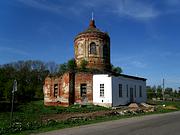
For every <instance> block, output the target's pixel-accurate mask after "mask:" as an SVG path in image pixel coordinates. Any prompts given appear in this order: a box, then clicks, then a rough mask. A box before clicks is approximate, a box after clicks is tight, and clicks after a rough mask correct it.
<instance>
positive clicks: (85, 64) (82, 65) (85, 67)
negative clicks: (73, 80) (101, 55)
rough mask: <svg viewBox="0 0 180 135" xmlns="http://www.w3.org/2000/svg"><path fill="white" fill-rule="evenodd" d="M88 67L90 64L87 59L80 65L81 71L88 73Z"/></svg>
mask: <svg viewBox="0 0 180 135" xmlns="http://www.w3.org/2000/svg"><path fill="white" fill-rule="evenodd" d="M87 65H88V62H87V61H86V60H85V59H83V60H82V61H81V65H80V68H81V70H82V71H86V70H87Z"/></svg>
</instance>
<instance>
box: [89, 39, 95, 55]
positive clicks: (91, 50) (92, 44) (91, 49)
mask: <svg viewBox="0 0 180 135" xmlns="http://www.w3.org/2000/svg"><path fill="white" fill-rule="evenodd" d="M90 54H96V44H95V43H94V42H92V43H91V44H90Z"/></svg>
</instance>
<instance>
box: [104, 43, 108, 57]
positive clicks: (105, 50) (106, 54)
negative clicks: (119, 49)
mask: <svg viewBox="0 0 180 135" xmlns="http://www.w3.org/2000/svg"><path fill="white" fill-rule="evenodd" d="M103 57H104V58H106V57H108V48H107V45H104V46H103Z"/></svg>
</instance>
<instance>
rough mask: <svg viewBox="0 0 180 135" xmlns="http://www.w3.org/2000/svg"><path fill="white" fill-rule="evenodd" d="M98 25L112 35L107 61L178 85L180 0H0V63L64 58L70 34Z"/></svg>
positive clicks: (126, 70) (153, 79)
mask: <svg viewBox="0 0 180 135" xmlns="http://www.w3.org/2000/svg"><path fill="white" fill-rule="evenodd" d="M92 11H93V12H94V18H95V21H96V26H97V27H98V28H100V29H101V30H102V31H106V32H108V33H109V35H110V37H111V62H112V63H113V64H114V65H115V66H120V67H122V68H123V71H124V73H125V74H129V75H137V76H140V77H145V78H147V79H148V81H147V84H148V85H161V84H162V78H165V84H166V87H173V88H175V89H177V88H178V87H180V62H179V60H180V0H91V1H90V0H1V1H0V64H5V63H8V62H13V61H18V60H29V59H32V60H42V61H45V62H49V61H55V62H56V63H64V62H65V61H67V60H68V59H71V58H73V56H74V50H73V39H74V37H75V36H76V35H77V34H78V33H79V32H81V31H83V30H84V29H86V28H87V27H88V24H89V21H90V19H91V12H92Z"/></svg>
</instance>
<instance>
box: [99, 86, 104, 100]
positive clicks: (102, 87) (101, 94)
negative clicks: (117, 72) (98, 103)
mask: <svg viewBox="0 0 180 135" xmlns="http://www.w3.org/2000/svg"><path fill="white" fill-rule="evenodd" d="M100 97H104V84H100Z"/></svg>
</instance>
